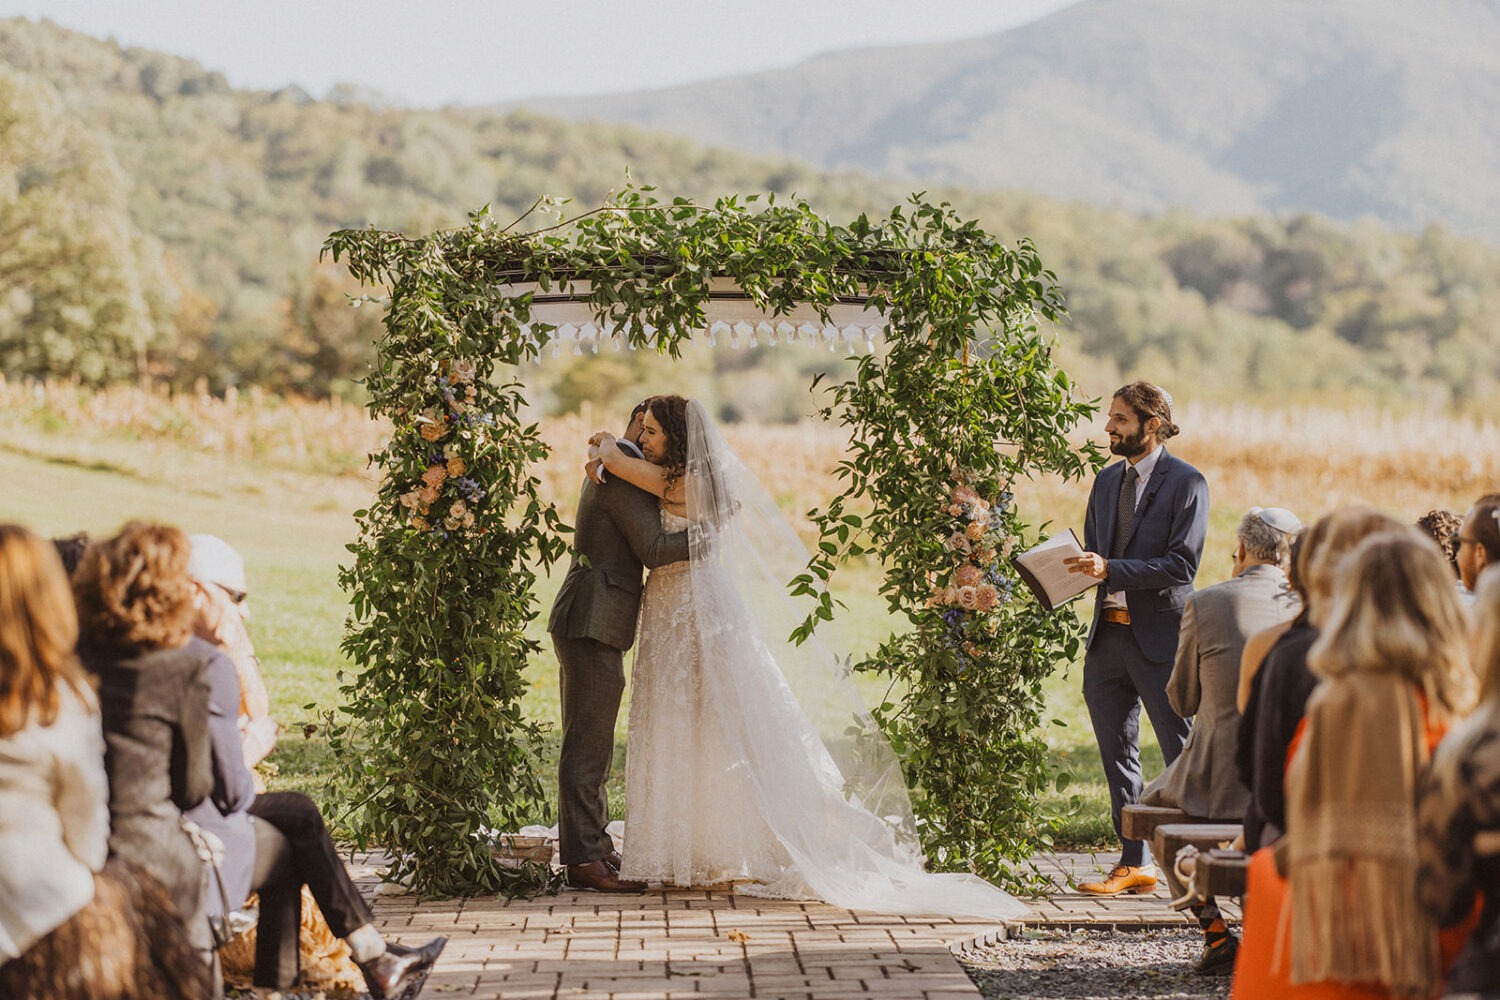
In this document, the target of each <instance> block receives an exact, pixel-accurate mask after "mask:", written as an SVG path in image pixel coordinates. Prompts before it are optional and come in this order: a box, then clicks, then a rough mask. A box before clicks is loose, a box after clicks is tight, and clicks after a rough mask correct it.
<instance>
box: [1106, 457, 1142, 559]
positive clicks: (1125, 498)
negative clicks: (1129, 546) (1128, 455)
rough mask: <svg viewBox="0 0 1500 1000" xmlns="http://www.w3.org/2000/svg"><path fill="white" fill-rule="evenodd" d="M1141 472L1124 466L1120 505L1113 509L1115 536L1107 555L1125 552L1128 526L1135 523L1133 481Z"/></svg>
mask: <svg viewBox="0 0 1500 1000" xmlns="http://www.w3.org/2000/svg"><path fill="white" fill-rule="evenodd" d="M1139 478H1141V474H1140V473H1138V472H1136V471H1135V466H1133V465H1128V466H1126V467H1125V481H1124V482H1123V483H1121V484H1120V506H1119V509H1117V510H1116V511H1115V537H1114V541H1113V542H1112V543H1111V544H1110V546H1109V557H1110V558H1111V559H1118V558H1120V556H1122V555H1124V554H1125V539H1126V538H1128V537H1130V526H1131V525H1132V524H1133V523H1135V481H1136V480H1137V479H1139Z"/></svg>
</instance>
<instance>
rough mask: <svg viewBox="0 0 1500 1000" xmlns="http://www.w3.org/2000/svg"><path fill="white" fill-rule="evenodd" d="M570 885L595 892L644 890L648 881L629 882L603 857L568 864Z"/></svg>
mask: <svg viewBox="0 0 1500 1000" xmlns="http://www.w3.org/2000/svg"><path fill="white" fill-rule="evenodd" d="M567 878H568V887H569V888H571V889H593V890H594V891H595V892H644V891H645V889H646V883H644V882H627V881H626V880H625V879H622V878H621V877H620V873H619V872H617V871H615V870H614V868H613V867H611V866H610V863H609V862H608V861H606V860H604V859H603V858H600V859H599V860H598V861H589V862H587V863H585V864H581V865H568V876H567Z"/></svg>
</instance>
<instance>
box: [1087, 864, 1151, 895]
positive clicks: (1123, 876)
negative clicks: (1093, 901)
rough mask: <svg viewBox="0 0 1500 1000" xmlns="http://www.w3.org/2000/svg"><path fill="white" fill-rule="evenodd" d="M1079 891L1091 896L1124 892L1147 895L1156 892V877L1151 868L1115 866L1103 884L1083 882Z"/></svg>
mask: <svg viewBox="0 0 1500 1000" xmlns="http://www.w3.org/2000/svg"><path fill="white" fill-rule="evenodd" d="M1078 891H1079V892H1086V893H1088V894H1089V895H1091V896H1118V895H1119V894H1120V893H1122V892H1132V893H1135V894H1136V895H1145V894H1146V893H1149V892H1155V891H1156V876H1155V875H1153V874H1151V869H1150V868H1149V867H1145V866H1142V867H1140V868H1132V867H1131V866H1130V865H1115V866H1114V867H1113V868H1111V869H1110V870H1109V876H1108V877H1107V878H1105V880H1104V881H1103V882H1081V883H1079V885H1078Z"/></svg>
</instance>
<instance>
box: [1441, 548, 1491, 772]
mask: <svg viewBox="0 0 1500 1000" xmlns="http://www.w3.org/2000/svg"><path fill="white" fill-rule="evenodd" d="M1474 595H1475V597H1474V605H1473V607H1471V608H1470V609H1469V613H1470V615H1471V620H1472V622H1473V624H1474V627H1475V629H1476V632H1475V643H1474V646H1473V649H1472V650H1471V654H1472V661H1471V662H1472V663H1473V667H1474V672H1475V673H1476V674H1478V675H1479V705H1478V707H1477V708H1475V709H1474V712H1473V713H1472V714H1471V715H1470V716H1469V717H1468V718H1467V719H1464V720H1463V721H1462V722H1460V723H1459V724H1458V725H1456V726H1454V727H1453V729H1452V730H1451V731H1450V732H1449V733H1448V736H1447V738H1445V739H1444V740H1443V742H1442V743H1441V744H1440V745H1439V746H1438V749H1437V753H1435V754H1434V755H1433V758H1432V768H1431V772H1430V780H1431V781H1432V782H1434V783H1435V785H1436V787H1437V788H1438V789H1440V790H1441V793H1442V794H1443V795H1445V796H1456V795H1461V794H1467V790H1466V789H1465V788H1464V787H1463V775H1462V773H1461V772H1462V769H1463V765H1464V764H1465V763H1466V762H1467V761H1468V760H1469V759H1470V757H1471V756H1472V755H1473V751H1474V746H1475V744H1476V743H1478V742H1479V740H1480V739H1482V738H1483V737H1485V736H1486V735H1488V734H1489V733H1490V732H1492V731H1493V730H1494V728H1495V727H1496V726H1497V725H1500V568H1494V567H1492V568H1490V569H1487V570H1485V571H1484V572H1483V573H1481V574H1480V575H1479V583H1478V585H1477V586H1476V587H1475V588H1474Z"/></svg>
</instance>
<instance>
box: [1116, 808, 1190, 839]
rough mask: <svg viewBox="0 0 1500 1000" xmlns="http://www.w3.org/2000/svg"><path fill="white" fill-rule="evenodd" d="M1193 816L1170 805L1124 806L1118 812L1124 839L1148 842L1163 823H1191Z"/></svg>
mask: <svg viewBox="0 0 1500 1000" xmlns="http://www.w3.org/2000/svg"><path fill="white" fill-rule="evenodd" d="M1191 822H1193V817H1191V816H1189V815H1188V814H1187V813H1185V812H1183V811H1182V810H1181V809H1173V808H1172V807H1170V806H1143V805H1140V804H1136V805H1131V806H1126V807H1125V808H1124V809H1123V810H1122V811H1121V812H1120V833H1121V835H1122V836H1124V838H1125V839H1126V840H1144V841H1147V842H1150V841H1151V839H1152V835H1153V834H1155V832H1156V828H1157V827H1159V826H1161V825H1163V824H1165V823H1191Z"/></svg>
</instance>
